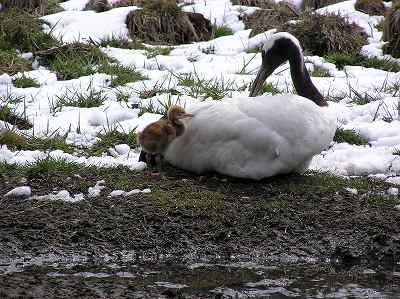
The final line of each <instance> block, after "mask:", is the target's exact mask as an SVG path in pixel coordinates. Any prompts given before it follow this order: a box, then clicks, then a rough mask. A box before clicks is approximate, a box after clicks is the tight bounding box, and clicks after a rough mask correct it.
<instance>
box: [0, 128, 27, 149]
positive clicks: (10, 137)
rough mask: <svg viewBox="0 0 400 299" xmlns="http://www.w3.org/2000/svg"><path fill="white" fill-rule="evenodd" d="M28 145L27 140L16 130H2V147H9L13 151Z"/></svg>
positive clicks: (0, 132) (0, 142) (0, 134)
mask: <svg viewBox="0 0 400 299" xmlns="http://www.w3.org/2000/svg"><path fill="white" fill-rule="evenodd" d="M26 143H27V139H26V138H25V137H24V136H21V135H20V134H18V133H17V132H15V131H14V130H8V129H3V130H0V145H4V144H5V145H7V147H8V148H9V149H11V150H15V149H21V148H22V147H23V146H24V145H25V144H26Z"/></svg>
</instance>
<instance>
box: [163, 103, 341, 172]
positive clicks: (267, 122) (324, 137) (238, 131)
mask: <svg viewBox="0 0 400 299" xmlns="http://www.w3.org/2000/svg"><path fill="white" fill-rule="evenodd" d="M327 110H328V108H327V107H319V106H318V105H316V104H315V103H313V102H312V101H311V100H309V99H306V98H303V97H300V96H296V95H281V96H260V97H255V98H247V97H243V98H235V99H231V100H223V101H218V102H203V103H201V104H199V105H198V106H197V107H196V108H194V109H190V108H189V111H190V112H191V113H193V114H194V115H195V116H194V117H193V118H192V119H191V121H190V122H189V123H188V125H187V129H186V131H185V133H184V135H182V136H181V137H179V138H177V139H175V140H174V141H173V142H172V143H171V145H170V146H169V148H168V149H167V152H166V153H165V158H166V160H167V161H169V162H170V163H171V164H173V165H175V166H176V167H179V168H182V169H186V170H189V171H193V172H196V173H199V174H200V173H204V172H208V171H216V172H219V173H222V174H226V175H230V176H234V177H241V178H251V179H262V178H265V177H270V176H274V175H277V174H283V173H289V172H300V171H303V170H304V169H305V168H307V166H308V163H309V162H310V160H311V158H312V157H313V156H314V155H315V154H318V153H320V152H321V151H322V150H324V149H325V148H327V147H328V145H329V144H330V142H331V141H332V139H333V136H334V133H335V130H336V119H335V118H334V117H332V116H330V115H329V114H328V113H326V112H327Z"/></svg>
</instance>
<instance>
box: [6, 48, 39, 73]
mask: <svg viewBox="0 0 400 299" xmlns="http://www.w3.org/2000/svg"><path fill="white" fill-rule="evenodd" d="M31 69H32V63H31V62H30V61H29V60H26V59H24V58H22V57H21V56H20V55H19V54H18V53H17V52H16V51H14V50H10V49H7V50H3V49H0V75H1V74H3V73H6V74H9V75H15V74H16V73H18V72H24V71H30V70H31Z"/></svg>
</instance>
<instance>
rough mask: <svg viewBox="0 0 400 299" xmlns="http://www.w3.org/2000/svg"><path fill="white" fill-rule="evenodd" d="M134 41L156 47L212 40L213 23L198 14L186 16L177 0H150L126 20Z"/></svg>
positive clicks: (187, 14)
mask: <svg viewBox="0 0 400 299" xmlns="http://www.w3.org/2000/svg"><path fill="white" fill-rule="evenodd" d="M126 23H127V26H128V29H129V33H130V36H131V38H132V39H133V40H134V41H142V42H148V43H153V44H160V43H163V44H165V43H167V44H184V43H190V42H194V41H201V40H209V39H210V38H211V35H212V25H211V22H210V21H209V20H207V19H205V18H204V17H203V15H201V14H198V13H185V12H183V11H182V10H181V8H180V7H179V6H178V5H177V3H176V1H174V0H159V1H155V0H152V1H148V2H146V3H144V5H143V9H140V10H135V11H132V12H131V13H129V15H128V16H127V20H126Z"/></svg>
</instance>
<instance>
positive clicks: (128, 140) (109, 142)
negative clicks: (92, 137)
mask: <svg viewBox="0 0 400 299" xmlns="http://www.w3.org/2000/svg"><path fill="white" fill-rule="evenodd" d="M97 137H98V138H100V141H98V142H97V143H96V144H95V145H93V146H92V147H91V148H90V149H89V150H88V155H89V156H100V155H102V154H103V153H105V152H107V150H108V149H109V148H110V147H113V146H114V145H116V144H128V145H129V146H130V147H136V133H135V130H132V131H130V132H129V133H121V132H118V131H117V130H111V131H109V132H106V133H104V134H99V135H97Z"/></svg>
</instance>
